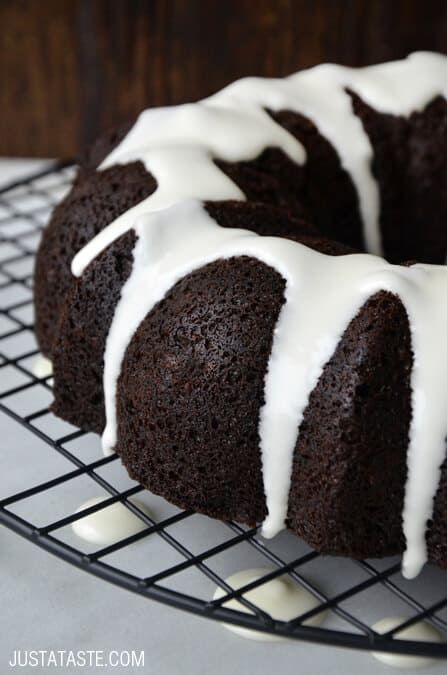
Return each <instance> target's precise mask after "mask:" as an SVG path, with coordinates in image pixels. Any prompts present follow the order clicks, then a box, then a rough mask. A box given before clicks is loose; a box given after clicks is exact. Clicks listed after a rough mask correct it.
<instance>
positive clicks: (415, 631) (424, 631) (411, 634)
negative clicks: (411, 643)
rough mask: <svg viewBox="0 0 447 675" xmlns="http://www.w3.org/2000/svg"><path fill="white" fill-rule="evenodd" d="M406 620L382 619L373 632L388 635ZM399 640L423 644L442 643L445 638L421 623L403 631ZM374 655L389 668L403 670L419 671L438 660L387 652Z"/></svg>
mask: <svg viewBox="0 0 447 675" xmlns="http://www.w3.org/2000/svg"><path fill="white" fill-rule="evenodd" d="M404 621H405V619H403V618H402V617H400V618H397V617H386V618H384V619H381V620H380V621H378V622H377V623H375V624H374V626H372V628H373V630H375V631H376V632H377V633H387V632H388V631H390V630H393V628H396V626H399V624H401V623H403V622H404ZM395 639H397V640H399V639H400V640H415V641H421V642H442V641H443V638H442V635H441V633H440V632H439V631H438V630H436V628H434V627H433V626H432V625H430V624H429V623H426V622H425V621H424V622H423V621H421V622H420V623H416V624H413V625H412V626H409V627H408V628H405V629H404V630H403V631H401V632H399V633H397V634H396V635H395ZM372 655H373V656H374V657H375V658H376V659H377V660H378V661H381V662H382V663H385V664H386V665H387V666H393V667H394V668H401V669H414V670H416V669H419V668H426V667H427V666H430V665H431V664H433V663H436V659H430V658H428V657H426V656H404V655H403V654H388V653H386V652H372Z"/></svg>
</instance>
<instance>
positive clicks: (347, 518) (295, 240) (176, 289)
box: [35, 53, 447, 577]
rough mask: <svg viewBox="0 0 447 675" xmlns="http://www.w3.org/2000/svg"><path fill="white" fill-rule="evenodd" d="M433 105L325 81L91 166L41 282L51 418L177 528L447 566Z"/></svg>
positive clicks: (360, 78) (420, 97) (364, 78)
mask: <svg viewBox="0 0 447 675" xmlns="http://www.w3.org/2000/svg"><path fill="white" fill-rule="evenodd" d="M446 89H447V57H444V56H441V55H437V54H431V53H417V54H413V55H411V56H409V57H408V58H407V59H405V60H403V61H397V62H393V63H388V64H383V65H378V66H371V67H368V68H363V69H357V70H356V69H349V68H345V67H340V66H335V65H322V66H318V67H316V68H312V69H310V70H306V71H303V72H300V73H297V74H296V75H292V76H291V77H288V78H285V79H282V80H266V79H260V78H246V79H243V80H240V81H238V82H235V83H234V84H232V85H230V86H229V87H227V88H226V89H224V90H222V91H221V92H219V93H217V94H215V95H214V96H211V97H210V98H208V99H205V100H203V101H201V102H199V103H196V104H187V105H182V106H176V107H171V108H160V109H150V110H147V111H145V112H143V113H142V114H141V115H140V117H139V118H138V120H137V121H136V122H135V124H133V125H131V126H128V127H127V128H123V129H121V130H119V131H118V132H116V133H115V134H113V135H111V136H110V137H108V138H106V139H103V140H102V141H101V142H100V143H98V144H97V145H96V146H95V148H93V150H92V151H91V152H90V153H89V156H88V157H87V158H86V161H85V162H84V164H83V166H82V167H81V168H80V170H79V173H78V177H77V179H76V181H75V184H74V186H73V189H72V191H71V192H70V194H69V195H68V196H67V197H66V199H65V200H64V201H63V202H62V203H61V204H60V205H59V206H58V207H57V209H56V210H55V212H54V214H53V217H52V219H51V222H50V223H49V225H48V227H47V228H46V230H45V232H44V235H43V238H42V242H41V246H40V249H39V252H38V256H37V261H36V271H35V304H36V332H37V337H38V340H39V344H40V347H41V350H42V352H43V353H44V354H45V355H46V356H48V357H49V358H51V359H52V361H53V364H54V396H55V400H54V404H53V410H54V412H55V413H56V414H57V415H60V416H61V417H62V418H64V419H66V420H68V421H70V422H72V423H74V424H76V425H78V426H80V427H81V428H83V429H86V430H91V431H95V432H98V433H102V434H103V445H104V448H105V451H107V452H110V451H113V450H115V451H116V452H117V453H118V454H119V456H120V457H121V459H122V461H123V463H124V465H125V466H126V468H127V470H128V471H129V474H130V475H131V476H132V478H135V479H136V480H138V481H140V482H141V483H142V484H143V485H144V486H146V487H147V488H148V489H150V490H152V491H153V492H155V493H158V494H161V495H163V496H164V497H165V498H166V499H168V500H170V501H172V502H173V503H175V504H178V505H179V506H181V507H186V508H192V509H195V510H197V511H200V512H202V513H205V514H208V515H210V516H214V517H217V518H222V519H234V520H237V521H240V522H243V523H247V524H250V525H251V524H255V523H258V522H259V523H261V522H262V523H263V527H262V532H263V534H264V535H265V536H273V535H274V534H276V533H277V532H278V531H279V530H281V529H282V528H283V527H284V526H287V527H289V528H290V529H291V530H292V531H293V532H295V533H296V534H298V535H300V536H301V537H302V538H303V539H304V540H305V541H307V542H308V543H309V544H310V545H312V546H313V547H315V548H316V549H317V550H319V551H322V552H326V553H333V554H340V555H348V556H353V557H364V556H374V557H378V556H385V555H389V554H394V553H397V552H401V551H403V552H404V563H403V570H404V573H405V574H406V575H407V576H408V577H412V576H415V575H416V574H417V573H418V572H419V570H420V569H421V567H422V565H423V564H424V563H425V562H426V561H427V560H428V561H431V562H434V563H437V564H438V565H440V566H443V567H447V461H446V459H445V439H446V436H447V414H446V411H447V349H446V348H445V346H444V345H445V334H446V329H447V302H446V298H447V269H446V268H445V267H444V266H443V263H444V261H445V258H446V254H447V227H446V226H445V220H446V218H447V102H446V98H445V93H446Z"/></svg>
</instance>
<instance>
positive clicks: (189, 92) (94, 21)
mask: <svg viewBox="0 0 447 675" xmlns="http://www.w3.org/2000/svg"><path fill="white" fill-rule="evenodd" d="M0 27H1V30H0V82H1V86H0V154H2V155H24V156H71V155H73V154H75V153H77V152H79V150H80V149H81V148H82V147H84V146H85V145H86V144H88V143H90V142H91V141H92V140H93V139H94V138H95V137H96V136H97V135H98V134H99V133H100V132H101V131H103V130H105V129H107V128H110V127H111V126H114V125H115V124H119V123H121V122H123V121H125V120H126V119H128V118H132V117H134V116H135V115H136V114H137V113H138V112H139V111H140V110H141V109H142V108H144V107H146V106H148V105H163V104H170V103H178V102H182V101H187V100H194V99H197V98H200V97H202V96H205V95H207V94H209V93H211V92H212V91H214V90H216V89H218V88H220V87H222V86H224V85H225V84H227V83H228V82H231V81H232V80H234V79H236V78H238V77H241V76H243V75H253V74H257V75H264V76H281V75H286V74H288V73H291V72H293V71H295V70H297V69H299V68H302V67H305V66H310V65H313V64H316V63H319V62H321V61H335V62H338V63H344V64H347V65H353V66H358V65H364V64H368V63H373V62H377V61H383V60H388V59H394V58H399V57H402V56H405V55H406V54H407V53H408V52H410V51H413V50H415V49H432V50H437V51H444V52H445V51H446V50H447V3H446V2H445V1H444V0H439V1H438V0H426V1H425V2H421V1H420V0H395V1H394V2H391V1H390V0H347V1H342V0H340V1H337V0H319V1H315V2H312V1H311V0H208V1H207V0H0Z"/></svg>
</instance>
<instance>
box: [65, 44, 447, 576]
mask: <svg viewBox="0 0 447 675" xmlns="http://www.w3.org/2000/svg"><path fill="white" fill-rule="evenodd" d="M445 82H447V59H446V58H444V57H441V56H439V55H436V54H429V53H418V54H414V55H412V56H411V57H409V58H408V59H406V60H404V61H400V62H395V63H390V64H384V65H380V66H372V67H370V68H366V69H362V70H353V69H348V68H341V67H338V66H333V65H324V66H319V67H317V68H314V69H311V70H309V71H304V72H303V73H299V74H297V75H293V76H291V77H290V78H287V79H285V80H261V79H259V78H247V79H245V80H241V81H239V82H236V83H235V84H234V85H230V86H229V87H227V88H226V89H224V90H223V91H222V92H219V93H218V94H216V95H215V96H213V97H211V98H210V99H207V100H205V101H203V102H200V103H198V104H194V105H191V104H188V105H185V106H179V107H177V108H167V109H166V108H164V109H157V110H150V111H146V112H144V113H143V114H142V115H141V116H140V118H139V120H138V122H137V123H136V125H135V126H134V128H133V129H132V130H131V131H130V132H129V134H128V136H127V137H126V138H125V139H124V141H123V142H122V143H121V144H120V145H119V146H118V147H117V148H116V149H115V150H114V151H113V152H112V153H111V154H110V155H109V157H108V158H107V159H106V160H105V162H104V163H103V165H102V167H107V166H110V165H112V164H115V163H117V162H126V161H131V160H133V159H136V158H140V159H142V160H143V162H144V163H145V166H146V167H147V168H148V170H149V171H150V172H151V173H152V174H153V175H154V176H155V178H156V180H157V183H158V187H157V189H156V191H155V192H154V194H153V195H151V196H150V197H149V198H148V199H146V200H144V201H143V202H141V203H140V204H138V205H137V206H135V207H133V208H132V209H130V210H129V211H127V212H126V213H125V214H123V215H122V216H120V217H119V218H118V219H117V220H115V221H114V222H113V223H112V224H111V225H110V226H109V227H107V228H106V229H105V230H104V231H103V232H101V233H100V234H99V235H98V236H97V237H95V239H93V240H92V241H91V242H89V243H88V244H87V245H86V246H85V247H84V249H82V251H80V252H79V253H78V255H77V256H76V257H75V259H74V260H73V264H72V269H73V272H74V273H75V274H76V275H80V274H81V273H82V271H83V270H84V269H85V267H86V266H87V265H88V264H89V262H90V261H91V260H92V259H93V258H94V257H95V256H96V255H98V254H99V252H100V251H102V250H103V248H104V247H105V246H107V245H108V244H109V243H110V242H111V241H113V240H114V239H116V238H117V237H118V236H120V235H121V234H122V233H124V232H126V231H127V230H129V229H130V228H132V227H133V228H135V230H136V232H137V234H138V241H137V244H136V247H135V250H134V265H133V270H132V273H131V275H130V277H129V279H128V281H127V282H126V284H125V285H124V287H123V289H122V294H121V300H120V302H119V303H118V306H117V308H116V311H115V316H114V318H113V321H112V326H111V329H110V332H109V335H108V339H107V346H106V352H105V371H104V392H105V401H106V417H107V425H106V429H105V432H104V436H103V442H104V447H105V449H106V450H107V449H108V450H110V449H111V448H113V446H114V444H115V442H116V418H115V416H116V411H115V387H116V382H117V378H118V376H119V373H120V369H121V362H122V359H123V356H124V354H125V350H126V348H127V346H128V344H129V342H130V340H131V338H132V336H133V334H134V332H135V330H136V329H137V327H138V325H139V324H140V323H141V321H142V320H143V319H144V317H145V316H146V314H147V313H148V312H149V311H150V310H151V309H152V308H153V307H154V305H155V304H156V303H157V302H158V301H159V300H161V299H162V298H163V297H164V295H165V294H166V292H167V291H168V290H169V289H170V288H171V287H172V286H173V285H174V284H175V283H176V281H178V280H179V279H180V278H182V277H183V276H185V275H186V274H188V273H190V272H191V271H193V270H195V269H198V268H199V267H201V266H203V265H204V264H206V263H209V262H212V261H214V260H217V259H219V258H229V257H231V256H238V255H250V256H252V257H255V258H257V259H259V260H262V261H263V262H265V263H266V264H268V265H271V266H272V267H273V268H275V269H276V270H277V271H278V272H279V273H280V274H281V275H282V276H283V277H284V279H285V280H286V291H285V296H286V303H285V304H284V306H283V308H282V310H281V313H280V316H279V319H278V323H277V326H276V328H275V334H274V342H273V348H272V354H271V357H270V361H269V365H268V371H267V374H266V380H265V405H264V406H263V408H262V409H261V412H260V426H259V429H260V438H261V451H262V461H263V477H264V489H265V493H266V499H267V506H268V517H267V519H266V521H265V522H264V525H263V533H264V535H265V536H273V535H274V534H276V533H277V532H278V531H279V530H280V529H281V528H282V527H283V526H284V521H285V517H286V513H287V502H288V493H289V486H290V474H291V467H292V459H293V451H294V447H295V445H296V440H297V436H298V429H299V425H300V422H301V420H302V416H303V413H304V410H305V408H306V405H307V402H308V400H309V396H310V393H311V392H312V389H313V388H314V386H315V385H316V383H317V381H318V378H319V376H320V374H321V372H322V369H323V368H324V365H325V364H326V363H327V361H328V360H329V359H330V357H331V356H332V354H333V352H334V350H335V348H336V346H337V344H338V342H339V340H340V337H341V335H342V334H343V332H344V330H345V329H346V327H347V325H348V324H349V322H350V321H351V319H353V318H354V316H355V315H356V313H357V312H358V310H359V309H360V307H361V306H362V305H363V303H364V302H365V301H366V300H367V299H368V298H369V297H370V296H371V295H373V294H374V293H375V292H377V291H379V290H382V289H383V290H389V291H391V292H394V293H396V294H397V295H399V297H400V298H401V300H402V302H403V304H404V305H405V308H406V310H407V313H408V315H409V319H410V328H411V334H412V345H413V350H414V353H415V360H414V367H413V371H412V404H413V419H412V423H411V429H410V443H409V449H408V480H407V486H406V495H405V507H404V512H403V526H404V533H405V536H406V540H407V550H406V553H405V556H404V574H405V575H406V576H408V577H412V576H415V575H416V574H417V573H418V571H419V570H420V568H421V566H422V565H423V564H424V562H425V560H426V546H425V528H426V521H427V519H428V518H429V517H430V515H431V513H432V507H433V497H434V494H435V492H436V488H437V485H438V481H439V467H440V465H441V462H442V460H443V457H444V451H445V448H444V438H445V436H446V433H447V422H446V421H444V418H445V415H444V411H445V408H446V403H447V359H442V358H439V357H440V355H442V354H443V353H444V341H443V336H444V335H445V330H446V328H447V307H445V306H444V305H445V303H444V302H443V298H444V297H445V295H446V291H447V272H446V271H445V269H444V268H443V267H436V266H427V265H416V266H413V267H411V268H402V267H397V266H393V265H389V264H388V263H386V262H385V261H384V260H382V259H381V258H376V257H374V256H371V255H351V256H342V257H330V256H324V255H322V254H319V253H316V252H314V251H311V250H310V249H308V248H306V247H304V246H301V245H299V244H296V243H293V242H291V241H288V240H284V239H278V238H273V237H258V236H256V235H254V234H253V233H249V232H244V231H241V230H229V229H222V228H220V227H218V226H217V225H216V223H214V222H213V221H212V220H211V218H210V217H209V216H208V215H207V213H206V212H205V210H204V209H203V208H202V206H201V204H200V203H199V202H198V201H197V199H200V200H205V199H214V200H218V199H230V198H232V199H243V198H244V196H243V195H242V193H241V192H240V190H239V188H238V187H237V186H235V185H234V184H233V183H232V182H231V180H230V179H229V178H227V177H226V176H225V175H224V174H223V173H222V172H220V171H219V170H218V169H217V168H216V167H215V165H214V164H213V163H212V161H211V158H212V157H219V158H221V159H226V160H228V161H239V160H242V159H251V158H254V157H256V156H257V155H258V154H259V153H260V152H261V151H262V150H263V149H264V148H266V147H269V146H271V145H274V146H276V147H280V148H282V149H283V150H284V152H286V153H287V154H288V155H289V156H290V157H291V158H292V159H294V160H295V161H297V162H302V161H304V160H305V154H304V152H303V149H302V147H301V145H300V144H299V143H298V142H297V141H296V140H295V139H293V138H292V137H291V136H290V135H289V134H288V133H287V132H285V131H284V130H283V129H282V128H281V127H280V126H279V125H276V124H275V123H274V122H273V121H272V120H271V119H270V118H269V117H268V116H267V115H266V114H265V113H264V111H263V110H262V106H266V107H269V108H272V109H274V110H280V109H292V110H297V111H301V112H303V113H304V114H306V115H309V116H310V117H311V118H312V119H313V120H315V122H316V124H317V126H318V127H319V129H320V131H321V132H322V133H323V134H324V135H326V136H327V137H328V138H329V140H330V141H331V142H332V143H333V145H334V146H335V147H336V149H337V150H338V152H339V154H340V158H341V160H342V164H343V166H345V168H346V169H348V170H349V171H350V173H351V176H352V179H353V181H354V184H355V185H356V187H357V190H358V194H359V200H360V206H361V211H362V213H363V216H364V223H365V237H366V240H367V242H369V245H370V248H371V249H373V250H378V249H379V248H380V247H379V245H378V228H377V219H378V211H379V210H378V201H377V190H376V188H375V186H374V181H372V177H371V175H370V162H371V148H370V147H369V142H368V140H367V138H366V135H365V134H364V132H363V130H362V128H361V124H360V123H359V121H358V120H357V118H355V116H354V115H353V114H352V112H351V110H350V107H348V101H349V99H348V97H347V94H346V93H345V91H344V88H345V87H349V88H351V89H353V90H354V91H356V92H357V93H359V94H360V95H361V97H362V98H363V99H364V100H365V101H366V102H368V103H370V104H371V105H372V106H373V107H374V108H376V109H379V110H381V111H383V112H392V113H394V114H405V115H408V114H410V113H411V111H412V110H417V109H420V108H422V107H423V106H424V105H425V104H426V103H428V102H429V101H430V100H431V99H432V98H433V97H434V96H435V95H437V94H439V93H443V90H444V89H443V88H444V86H445ZM191 198H192V199H191ZM316 307H318V308H319V311H318V312H316V311H315V308H316ZM443 361H444V362H443ZM284 391H287V397H284V396H283V392H284Z"/></svg>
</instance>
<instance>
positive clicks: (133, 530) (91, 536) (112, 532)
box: [72, 497, 150, 546]
mask: <svg viewBox="0 0 447 675" xmlns="http://www.w3.org/2000/svg"><path fill="white" fill-rule="evenodd" d="M105 499H106V497H93V498H92V499H88V500H87V501H86V502H84V503H83V504H81V506H80V507H79V508H78V509H76V513H79V512H80V511H83V510H84V509H88V508H90V507H91V506H96V504H100V503H101V502H103V501H104V500H105ZM132 502H133V504H135V506H137V507H138V508H139V509H140V510H141V511H143V512H144V513H146V514H147V515H150V513H149V509H148V508H147V506H146V505H145V504H143V503H142V502H140V501H139V500H137V499H132ZM146 527H147V525H146V523H144V522H143V521H142V520H140V518H138V517H137V516H136V515H135V514H133V513H132V512H131V511H130V510H129V509H128V508H127V507H126V506H124V504H121V503H120V502H115V503H114V504H111V505H110V506H106V507H105V508H103V509H101V510H100V511H95V512H94V513H91V514H90V515H89V516H85V517H84V518H80V519H79V520H75V521H74V523H72V528H73V531H74V533H75V534H77V536H78V537H80V538H81V539H84V540H85V541H89V542H91V543H93V544H99V545H101V546H108V545H109V544H114V543H115V542H117V541H120V540H121V539H124V538H125V537H130V536H131V535H133V534H137V533H138V532H141V531H142V530H144V529H145V528H146Z"/></svg>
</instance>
